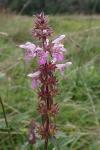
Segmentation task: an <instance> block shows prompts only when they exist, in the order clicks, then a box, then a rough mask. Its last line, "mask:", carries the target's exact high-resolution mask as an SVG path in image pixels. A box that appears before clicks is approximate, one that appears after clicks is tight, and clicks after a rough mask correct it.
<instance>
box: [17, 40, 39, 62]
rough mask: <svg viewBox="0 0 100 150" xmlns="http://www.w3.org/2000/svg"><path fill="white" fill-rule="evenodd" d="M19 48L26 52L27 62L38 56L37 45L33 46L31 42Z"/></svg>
mask: <svg viewBox="0 0 100 150" xmlns="http://www.w3.org/2000/svg"><path fill="white" fill-rule="evenodd" d="M19 47H20V48H23V49H25V50H26V51H25V60H26V61H29V60H30V59H32V58H34V57H35V56H36V54H35V49H36V46H35V44H33V43H31V42H26V43H25V44H23V45H20V46H19Z"/></svg>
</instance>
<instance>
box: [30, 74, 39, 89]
mask: <svg viewBox="0 0 100 150" xmlns="http://www.w3.org/2000/svg"><path fill="white" fill-rule="evenodd" d="M39 75H40V71H37V72H35V73H30V74H28V77H31V78H32V89H35V88H36V87H37V86H38V85H39V84H40V80H39Z"/></svg>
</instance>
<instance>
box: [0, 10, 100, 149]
mask: <svg viewBox="0 0 100 150" xmlns="http://www.w3.org/2000/svg"><path fill="white" fill-rule="evenodd" d="M32 21H33V18H32V17H27V16H18V15H13V14H12V15H11V14H3V13H1V14H0V96H1V98H2V101H3V104H4V107H5V111H6V116H7V120H8V124H9V128H10V130H11V133H10V134H11V135H10V136H11V137H12V140H11V141H10V140H9V136H8V129H7V128H6V125H5V121H4V116H3V112H2V108H1V105H0V150H37V149H38V150H43V144H42V142H41V141H39V140H38V143H37V144H36V145H35V146H34V148H33V147H32V146H30V145H28V144H27V130H28V124H29V122H30V120H31V119H32V118H36V120H40V118H39V116H38V113H37V111H36V107H37V94H36V90H34V91H33V90H32V89H31V81H30V80H29V79H28V78H27V74H28V73H30V72H32V71H34V70H35V68H36V66H37V64H36V62H35V61H33V62H34V63H30V64H25V62H24V60H23V53H24V52H23V50H21V49H20V48H19V47H18V45H19V44H20V43H25V42H26V41H31V42H33V43H36V41H35V39H32V37H31V29H32V26H33V22H32ZM49 21H50V25H51V26H52V27H53V29H54V34H53V39H54V38H55V37H56V36H57V35H60V34H66V39H65V47H66V48H67V49H68V53H67V54H65V59H66V60H69V61H72V63H73V65H72V66H71V67H70V68H69V69H67V70H66V71H65V75H64V77H61V75H60V74H58V79H59V91H60V92H59V94H58V96H57V97H56V98H55V99H56V101H57V102H58V103H59V105H60V112H59V115H58V117H57V118H56V121H57V125H58V127H59V129H60V131H59V132H58V134H57V143H56V142H55V141H53V144H54V145H53V144H51V143H49V150H56V149H57V148H54V147H55V146H57V145H58V144H59V147H60V148H59V149H60V150H100V99H99V98H100V84H99V83H100V16H84V15H59V16H58V15H56V16H49ZM4 33H6V34H4ZM10 142H12V145H11V144H10ZM11 146H12V148H11ZM57 150H58V149H57Z"/></svg>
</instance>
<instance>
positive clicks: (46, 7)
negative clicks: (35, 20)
mask: <svg viewBox="0 0 100 150" xmlns="http://www.w3.org/2000/svg"><path fill="white" fill-rule="evenodd" d="M4 3H5V4H6V6H7V7H9V8H10V10H12V11H15V12H20V11H21V10H23V11H22V13H23V14H29V15H32V14H33V13H36V12H39V11H42V10H43V11H45V12H46V13H48V14H57V13H84V14H91V13H100V0H5V1H4Z"/></svg>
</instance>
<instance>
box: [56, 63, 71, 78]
mask: <svg viewBox="0 0 100 150" xmlns="http://www.w3.org/2000/svg"><path fill="white" fill-rule="evenodd" d="M70 65H72V62H66V63H65V64H56V67H57V69H58V70H60V71H61V74H62V75H63V74H64V70H65V68H67V67H69V66H70Z"/></svg>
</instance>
